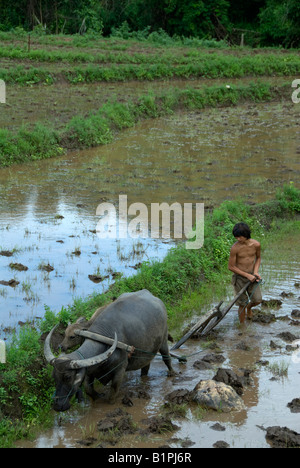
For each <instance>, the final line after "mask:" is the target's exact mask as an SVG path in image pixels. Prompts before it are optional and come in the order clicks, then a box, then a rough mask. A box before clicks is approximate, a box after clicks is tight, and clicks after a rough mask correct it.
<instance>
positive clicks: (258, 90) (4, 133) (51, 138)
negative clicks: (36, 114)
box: [0, 82, 291, 167]
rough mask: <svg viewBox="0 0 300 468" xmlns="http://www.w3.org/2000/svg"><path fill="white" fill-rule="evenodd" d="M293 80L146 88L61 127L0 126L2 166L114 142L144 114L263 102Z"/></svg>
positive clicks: (285, 94)
mask: <svg viewBox="0 0 300 468" xmlns="http://www.w3.org/2000/svg"><path fill="white" fill-rule="evenodd" d="M290 94H291V87H290V82H288V83H286V84H284V85H281V86H275V85H271V84H268V83H263V82H261V83H250V84H245V85H232V86H230V85H225V84H224V85H216V86H211V87H205V88H202V89H194V88H186V89H171V90H170V91H168V92H165V93H164V94H160V95H155V94H153V93H152V94H148V95H145V96H142V97H139V98H137V99H135V100H131V101H128V102H126V103H121V102H117V101H111V102H107V103H106V104H104V105H103V106H102V107H101V108H100V109H98V110H97V111H93V112H91V113H90V114H89V115H88V116H86V115H85V116H81V115H76V116H75V117H73V118H72V119H71V120H70V121H69V122H68V123H67V124H66V125H65V126H64V128H62V129H61V130H60V131H57V130H55V129H54V128H51V126H50V125H48V126H46V125H44V124H41V123H36V124H35V126H34V127H33V128H28V127H26V126H24V127H22V128H21V129H19V130H18V132H17V133H13V132H11V131H9V130H5V129H4V130H3V129H2V130H0V167H5V166H10V165H12V164H14V163H22V162H26V161H32V160H37V159H45V158H49V157H55V156H58V155H60V154H62V153H63V152H64V151H66V150H68V149H73V148H87V147H91V146H97V145H101V144H107V143H109V142H111V141H112V140H113V138H114V135H115V134H116V133H117V132H119V131H121V130H122V129H124V128H129V127H132V126H134V125H135V124H136V123H137V122H139V121H140V120H142V119H147V118H155V117H159V116H164V115H168V114H171V113H173V112H175V111H178V110H197V109H198V110H199V109H203V108H207V107H219V106H220V107H221V106H223V107H224V106H233V105H237V104H240V103H243V102H262V101H271V100H273V99H282V98H290Z"/></svg>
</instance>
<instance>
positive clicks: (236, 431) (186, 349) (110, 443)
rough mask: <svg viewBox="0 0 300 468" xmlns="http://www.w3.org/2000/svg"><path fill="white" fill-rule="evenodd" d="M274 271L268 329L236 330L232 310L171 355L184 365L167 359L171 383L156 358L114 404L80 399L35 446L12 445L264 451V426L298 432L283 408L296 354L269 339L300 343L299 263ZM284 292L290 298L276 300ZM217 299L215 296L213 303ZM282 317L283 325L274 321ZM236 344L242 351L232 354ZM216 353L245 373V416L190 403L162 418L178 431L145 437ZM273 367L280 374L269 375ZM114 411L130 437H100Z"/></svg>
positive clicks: (299, 424) (291, 389)
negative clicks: (299, 313) (130, 427)
mask: <svg viewBox="0 0 300 468" xmlns="http://www.w3.org/2000/svg"><path fill="white" fill-rule="evenodd" d="M276 268H278V274H280V275H281V281H280V282H279V281H278V282H276V284H274V268H273V266H272V265H265V266H264V267H263V271H262V272H263V275H264V278H265V285H264V286H263V295H264V299H271V298H272V299H281V300H282V305H281V307H279V308H276V310H272V309H271V310H270V312H272V313H274V314H275V315H276V318H277V320H276V322H274V323H272V324H270V325H262V324H259V323H248V324H247V325H246V326H245V327H241V326H240V325H239V323H238V318H237V309H236V307H235V308H233V309H232V311H231V313H230V314H228V315H227V316H226V318H225V319H224V321H223V322H222V323H221V324H220V325H219V326H218V328H217V329H216V330H215V332H214V333H213V334H212V335H211V336H210V337H209V338H208V340H199V339H198V340H189V341H188V342H187V343H186V344H185V345H184V346H183V347H182V348H181V349H180V350H178V351H177V353H178V354H183V355H186V356H188V359H187V363H186V364H179V363H178V362H177V361H174V368H175V370H176V372H177V375H176V376H175V377H173V378H168V377H167V375H166V368H165V366H164V364H163V363H162V361H161V358H156V359H155V361H154V362H153V364H152V365H151V368H150V372H149V375H148V377H147V378H144V379H143V380H142V379H141V378H140V376H139V373H138V372H135V373H130V374H128V376H127V379H126V381H125V382H124V384H123V386H122V389H121V393H120V395H119V397H118V399H117V402H116V403H115V404H114V405H109V404H107V403H106V402H105V399H104V398H103V399H102V400H99V401H97V402H94V403H91V402H90V401H87V402H86V403H85V405H84V406H83V407H82V408H78V407H77V409H74V408H73V409H71V410H70V411H69V412H67V413H65V414H60V415H57V416H56V417H55V418H56V419H55V424H54V427H53V428H52V429H51V430H49V431H47V432H44V433H42V434H40V435H39V437H38V438H37V439H36V440H35V441H34V442H20V443H19V444H18V446H19V447H35V448H37V447H39V448H42V447H47V448H50V447H87V446H90V447H98V446H100V447H113V448H114V449H117V448H118V447H127V448H137V447H152V448H156V447H160V446H166V445H167V446H169V447H193V448H204V447H208V448H209V447H212V446H213V445H214V444H215V443H216V442H217V441H224V442H226V443H227V444H228V445H229V446H230V447H232V448H264V447H269V444H268V442H267V441H266V439H265V432H264V430H263V428H267V427H269V426H277V425H279V426H287V427H288V428H290V429H292V430H295V431H296V432H300V420H299V413H298V414H297V413H292V412H291V411H290V409H289V408H287V404H288V403H289V402H291V401H292V400H293V399H294V398H299V384H300V365H299V356H298V355H297V354H296V353H295V352H294V353H292V352H287V351H286V345H287V343H286V342H284V341H282V339H280V338H278V337H277V336H276V335H278V334H279V333H282V332H283V331H289V332H291V333H293V334H294V335H295V336H297V338H300V320H299V321H298V323H299V325H298V326H292V325H290V317H291V312H292V310H293V309H295V307H299V305H300V301H299V294H300V290H299V287H296V286H295V283H299V280H300V275H299V262H294V263H293V262H289V263H285V262H281V263H277V265H276ZM275 273H276V272H275ZM282 275H284V278H283V276H282ZM275 276H276V275H275ZM271 283H272V285H271ZM283 291H285V292H288V293H291V294H290V295H289V297H285V298H282V295H281V294H282V292H283ZM230 297H232V292H231V290H229V291H228V299H229V298H230ZM218 299H219V298H216V302H217V301H218ZM284 317H285V320H280V318H281V319H283V318H284ZM287 317H288V318H287ZM271 340H273V341H274V342H276V344H277V345H278V348H277V349H275V350H274V349H272V348H271V347H270V342H271ZM241 343H243V345H244V346H243V348H244V349H239V348H240V345H241ZM216 346H217V348H216ZM216 351H217V352H219V353H221V354H222V355H223V356H224V357H225V358H226V360H225V362H224V363H223V364H222V367H223V368H230V369H233V370H234V371H235V372H237V373H238V374H239V375H241V369H242V368H244V369H249V370H251V371H252V374H251V377H252V384H251V385H250V386H246V387H245V392H244V395H243V397H242V398H243V401H244V403H245V410H244V411H240V412H232V413H222V412H214V411H205V410H201V409H199V408H197V407H196V406H195V405H192V404H187V406H186V412H185V415H184V417H178V416H176V415H174V413H173V414H172V413H171V415H169V416H170V417H171V419H172V422H173V424H175V425H176V426H177V429H175V430H174V431H172V432H166V433H163V434H156V433H146V434H145V429H146V428H147V427H148V426H149V418H152V417H154V416H157V415H158V414H160V413H161V412H162V406H163V405H164V404H165V402H166V395H168V394H169V393H170V392H172V391H173V390H176V389H182V388H186V389H188V390H192V389H193V388H194V387H195V385H196V384H197V383H198V382H199V380H206V379H210V378H212V377H213V376H214V375H215V373H216V371H217V369H218V366H217V365H216V366H214V367H213V368H212V369H210V370H205V371H203V370H197V369H196V368H195V367H193V364H194V363H195V361H199V360H201V359H202V358H203V357H204V355H206V354H208V353H212V352H213V353H215V352H216ZM297 358H298V359H297ZM258 361H260V362H262V361H267V362H268V365H261V364H259V363H258ZM278 368H281V369H284V370H285V372H284V373H283V374H284V375H277V374H276V369H278ZM124 396H126V397H127V398H128V397H129V398H130V400H131V403H132V405H133V406H131V407H128V406H125V405H124V400H123V399H124ZM127 401H128V399H127ZM117 409H121V410H122V411H123V412H127V413H128V414H129V415H131V416H132V419H133V422H134V425H135V430H136V431H135V433H134V434H133V435H126V434H122V435H121V436H120V437H117V436H116V434H114V435H112V434H110V436H108V435H107V434H106V435H103V433H100V432H99V430H98V423H99V422H100V421H103V419H105V420H107V419H108V420H111V419H112V416H111V414H112V413H113V412H116V410H117ZM119 411H120V410H119ZM115 414H116V413H115ZM216 422H218V423H219V424H220V425H221V426H222V427H223V430H222V431H221V432H220V431H217V430H216V429H214V428H213V427H212V426H214V425H215V424H216Z"/></svg>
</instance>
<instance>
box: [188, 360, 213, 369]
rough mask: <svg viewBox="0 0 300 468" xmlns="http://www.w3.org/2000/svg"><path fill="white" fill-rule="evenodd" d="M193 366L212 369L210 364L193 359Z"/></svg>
mask: <svg viewBox="0 0 300 468" xmlns="http://www.w3.org/2000/svg"><path fill="white" fill-rule="evenodd" d="M193 367H194V368H195V369H198V370H208V369H212V365H211V364H209V363H208V362H205V361H195V362H194V364H193Z"/></svg>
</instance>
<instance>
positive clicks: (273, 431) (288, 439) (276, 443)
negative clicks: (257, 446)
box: [266, 426, 300, 448]
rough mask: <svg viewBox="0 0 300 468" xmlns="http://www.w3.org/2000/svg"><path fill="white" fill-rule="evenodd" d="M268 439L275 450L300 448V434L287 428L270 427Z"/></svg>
mask: <svg viewBox="0 0 300 468" xmlns="http://www.w3.org/2000/svg"><path fill="white" fill-rule="evenodd" d="M266 439H267V441H268V442H270V443H271V445H272V447H274V448H300V434H298V433H297V432H295V431H292V430H291V429H288V428H287V427H280V426H272V427H268V428H267V434H266Z"/></svg>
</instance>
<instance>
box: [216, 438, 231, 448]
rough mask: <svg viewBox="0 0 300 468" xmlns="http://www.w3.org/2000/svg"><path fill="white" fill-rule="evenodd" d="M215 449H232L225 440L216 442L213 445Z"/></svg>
mask: <svg viewBox="0 0 300 468" xmlns="http://www.w3.org/2000/svg"><path fill="white" fill-rule="evenodd" d="M213 447H214V448H218V449H225V448H230V445H229V444H227V442H225V441H224V440H218V442H216V443H215V444H214V445H213Z"/></svg>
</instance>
